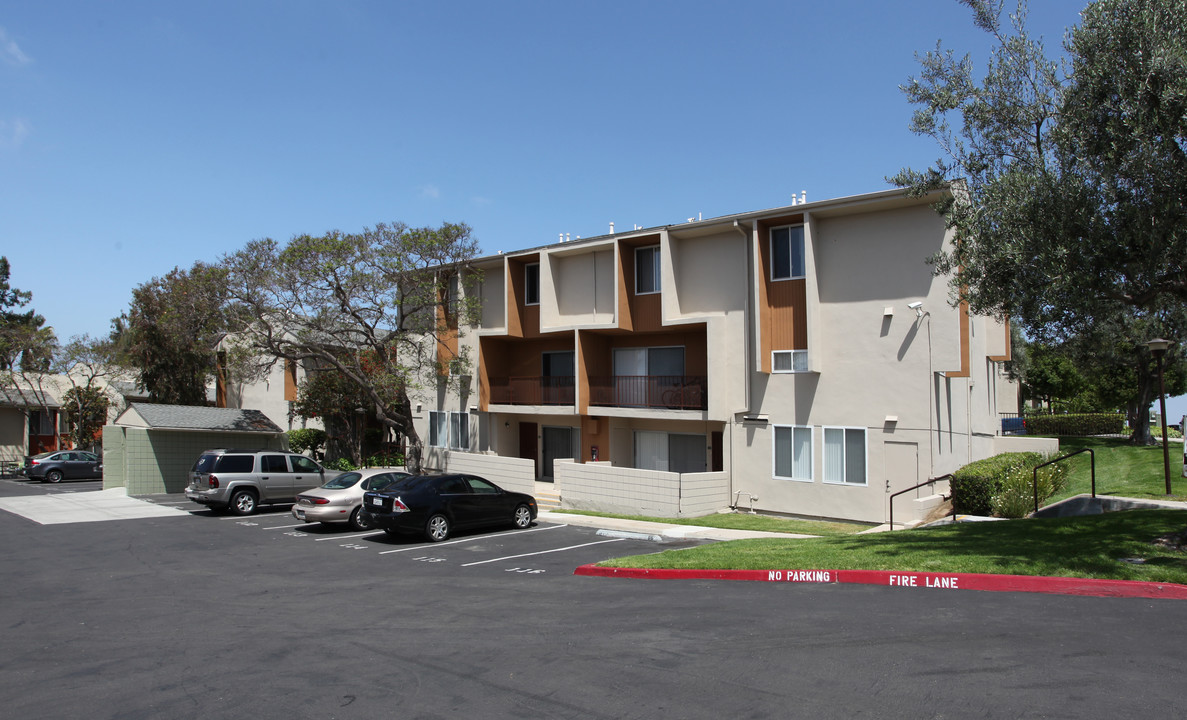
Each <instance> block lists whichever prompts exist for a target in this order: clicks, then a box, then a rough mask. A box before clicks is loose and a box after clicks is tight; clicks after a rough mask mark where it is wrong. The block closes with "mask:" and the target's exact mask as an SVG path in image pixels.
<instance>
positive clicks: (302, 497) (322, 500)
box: [297, 495, 330, 505]
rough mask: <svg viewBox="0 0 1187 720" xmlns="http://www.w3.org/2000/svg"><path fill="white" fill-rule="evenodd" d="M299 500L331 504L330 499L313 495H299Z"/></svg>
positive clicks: (315, 503) (317, 503)
mask: <svg viewBox="0 0 1187 720" xmlns="http://www.w3.org/2000/svg"><path fill="white" fill-rule="evenodd" d="M297 500H298V501H301V500H304V501H306V502H310V503H313V504H314V505H329V504H330V501H329V500H326V499H325V498H322V497H315V496H313V495H298V496H297Z"/></svg>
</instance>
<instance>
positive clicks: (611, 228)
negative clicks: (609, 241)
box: [610, 221, 614, 235]
mask: <svg viewBox="0 0 1187 720" xmlns="http://www.w3.org/2000/svg"><path fill="white" fill-rule="evenodd" d="M610 234H611V235H613V234H614V222H613V221H611V222H610Z"/></svg>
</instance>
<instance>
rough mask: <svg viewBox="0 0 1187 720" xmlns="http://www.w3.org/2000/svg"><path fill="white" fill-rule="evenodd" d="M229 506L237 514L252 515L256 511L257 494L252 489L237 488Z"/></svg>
mask: <svg viewBox="0 0 1187 720" xmlns="http://www.w3.org/2000/svg"><path fill="white" fill-rule="evenodd" d="M227 508H228V509H229V510H230V511H231V512H232V513H234V514H235V515H251V514H252V513H254V512H255V511H256V495H255V493H253V492H252V491H251V490H236V491H235V493H234V494H233V495H231V502H230V503H229V504H228V505H227Z"/></svg>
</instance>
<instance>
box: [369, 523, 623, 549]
mask: <svg viewBox="0 0 1187 720" xmlns="http://www.w3.org/2000/svg"><path fill="white" fill-rule="evenodd" d="M563 527H569V526H568V525H549V526H547V527H538V528H533V529H531V530H516V531H514V533H511V531H508V532H507V533H499V534H500V535H507V534H515V535H527V534H528V533H532V532H540V531H541V530H556V529H557V528H563ZM489 537H490V535H479V536H477V537H467V538H462V539H461V540H451V541H450V542H443V543H420V544H419V545H413V546H412V547H406V548H400V549H398V550H384V551H383V552H381V553H379V554H380V555H391V554H392V553H398V552H407V551H409V550H423V549H425V548H427V547H443V546H445V545H457V544H458V543H464V542H472V541H474V540H483V539H485V538H489ZM603 542H608V541H605V540H603Z"/></svg>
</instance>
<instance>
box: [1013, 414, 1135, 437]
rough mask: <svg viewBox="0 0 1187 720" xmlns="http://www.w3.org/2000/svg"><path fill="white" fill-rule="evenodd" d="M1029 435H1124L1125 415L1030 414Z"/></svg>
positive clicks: (1028, 419) (1027, 417)
mask: <svg viewBox="0 0 1187 720" xmlns="http://www.w3.org/2000/svg"><path fill="white" fill-rule="evenodd" d="M1025 422H1026V434H1027V435H1069V436H1079V437H1089V436H1092V435H1124V434H1125V416H1124V415H1122V414H1120V413H1077V414H1070V415H1028V416H1026V421H1025Z"/></svg>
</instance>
